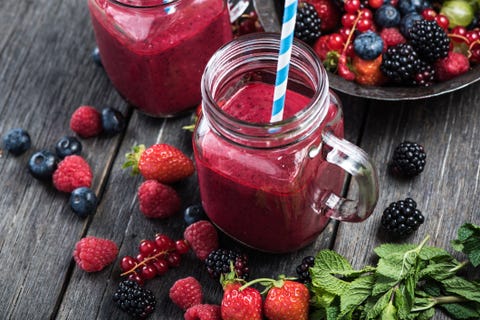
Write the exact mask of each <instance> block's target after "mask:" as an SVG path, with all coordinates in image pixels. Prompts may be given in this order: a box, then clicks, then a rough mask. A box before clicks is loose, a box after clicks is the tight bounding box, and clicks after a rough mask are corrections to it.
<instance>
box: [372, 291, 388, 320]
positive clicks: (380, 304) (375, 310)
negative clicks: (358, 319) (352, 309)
mask: <svg viewBox="0 0 480 320" xmlns="http://www.w3.org/2000/svg"><path fill="white" fill-rule="evenodd" d="M393 290H394V289H393V288H392V289H390V290H388V291H387V292H386V293H385V294H383V295H382V296H381V297H380V298H379V299H378V300H377V301H376V302H375V304H374V305H373V306H372V307H371V308H368V309H367V315H366V319H367V320H368V319H377V318H378V316H380V314H381V313H382V311H383V309H385V308H386V307H387V306H388V304H389V303H390V299H391V298H392V294H393Z"/></svg>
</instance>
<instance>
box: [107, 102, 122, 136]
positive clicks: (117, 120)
mask: <svg viewBox="0 0 480 320" xmlns="http://www.w3.org/2000/svg"><path fill="white" fill-rule="evenodd" d="M102 126H103V131H104V132H105V133H106V134H110V135H114V134H117V133H119V132H122V131H123V129H124V128H125V117H124V116H123V114H122V113H121V112H120V111H118V110H117V109H114V108H110V107H108V108H104V109H103V110H102Z"/></svg>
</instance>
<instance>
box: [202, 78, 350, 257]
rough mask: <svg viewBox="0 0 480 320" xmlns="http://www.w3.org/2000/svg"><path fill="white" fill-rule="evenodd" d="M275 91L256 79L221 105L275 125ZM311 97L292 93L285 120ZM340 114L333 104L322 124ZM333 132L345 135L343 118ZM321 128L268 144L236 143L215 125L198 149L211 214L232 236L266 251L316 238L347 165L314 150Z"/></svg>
mask: <svg viewBox="0 0 480 320" xmlns="http://www.w3.org/2000/svg"><path fill="white" fill-rule="evenodd" d="M273 89H274V87H273V85H270V84H265V83H250V84H247V85H246V86H244V87H243V88H241V89H240V90H238V91H237V92H236V93H235V94H234V95H233V96H232V97H230V98H229V99H228V100H227V101H226V102H225V103H220V105H222V107H221V108H222V109H223V110H224V112H226V113H228V114H230V115H232V116H234V117H236V118H238V119H240V120H244V121H247V122H253V123H268V122H269V120H270V113H271V106H272V97H273ZM309 101H310V98H308V97H306V96H304V95H301V94H299V93H296V92H293V91H287V95H286V103H285V111H284V118H285V119H286V118H289V117H291V116H293V115H294V114H296V113H297V112H299V111H300V110H302V109H303V108H304V107H305V106H306V105H307V104H308V103H309ZM337 112H338V109H337V107H336V106H335V105H333V104H331V105H330V106H329V110H328V112H327V116H326V117H327V119H325V120H324V121H322V123H321V124H320V123H319V126H318V129H316V130H319V131H321V130H323V126H324V124H326V123H329V122H330V121H332V120H333V119H334V118H336V116H337ZM340 119H341V117H340ZM333 130H334V132H335V134H336V135H337V136H339V137H342V136H343V120H338V121H337V122H336V123H335V125H334V127H333ZM319 131H315V132H314V133H312V134H311V137H312V138H306V139H303V140H302V141H299V142H297V143H295V144H291V145H287V146H282V147H276V148H265V149H262V148H259V149H256V148H248V147H247V148H245V147H242V146H236V145H235V144H232V143H231V142H229V141H226V140H225V139H224V138H222V137H220V136H218V135H217V134H215V133H213V132H212V131H210V132H208V133H206V134H205V135H204V136H203V137H202V138H201V140H200V142H199V144H198V146H195V147H196V150H195V151H196V152H195V155H196V166H197V171H198V180H199V184H200V190H201V197H202V203H203V206H204V208H205V211H206V213H207V215H208V216H209V217H210V219H211V220H212V221H213V222H214V223H215V224H216V225H217V226H218V227H219V228H220V229H221V230H223V231H224V232H225V233H226V234H228V235H230V236H231V237H233V238H235V239H237V240H238V241H240V242H242V243H244V244H246V245H248V246H251V247H253V248H256V249H259V250H262V251H268V252H276V253H280V252H289V251H294V250H296V249H299V248H301V247H303V246H305V245H307V244H308V243H310V242H312V241H313V240H314V239H315V238H316V237H317V236H318V234H319V233H320V232H321V231H322V230H323V228H324V227H325V226H326V224H327V222H328V220H329V218H328V214H326V212H324V211H323V210H324V209H322V208H324V207H325V206H324V204H325V201H326V199H327V198H328V196H329V195H330V194H331V191H333V192H335V193H337V194H339V193H340V191H341V188H342V184H343V181H344V173H343V171H342V170H341V169H340V168H338V167H337V166H334V165H331V164H329V163H327V162H326V161H325V160H324V159H323V157H321V156H316V157H313V158H310V157H309V156H308V152H309V150H310V149H311V147H312V146H318V145H319V144H320V143H321V135H320V134H319ZM313 137H314V138H313Z"/></svg>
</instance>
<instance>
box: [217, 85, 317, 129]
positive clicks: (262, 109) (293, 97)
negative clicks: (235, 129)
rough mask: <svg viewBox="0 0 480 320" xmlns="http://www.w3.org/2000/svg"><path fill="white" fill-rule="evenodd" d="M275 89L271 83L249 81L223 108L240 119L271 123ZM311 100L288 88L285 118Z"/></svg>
mask: <svg viewBox="0 0 480 320" xmlns="http://www.w3.org/2000/svg"><path fill="white" fill-rule="evenodd" d="M274 89H275V87H274V86H273V85H271V84H266V83H261V82H253V83H249V84H247V85H246V86H244V87H242V88H241V89H240V90H238V91H237V92H236V93H235V94H234V95H233V96H232V97H231V98H229V99H228V100H227V102H226V103H225V104H224V105H222V107H221V108H222V110H223V111H225V112H226V113H228V114H229V115H231V116H233V117H235V118H237V119H239V120H243V121H246V122H251V123H269V122H270V117H271V113H272V103H273V91H274ZM309 102H310V98H308V97H306V96H304V95H301V94H299V93H297V92H294V91H290V90H287V93H286V98H285V109H284V112H283V117H284V119H288V118H290V117H292V116H293V115H295V114H296V113H297V112H299V111H301V110H302V109H303V108H304V107H305V106H306V105H307V104H308V103H309Z"/></svg>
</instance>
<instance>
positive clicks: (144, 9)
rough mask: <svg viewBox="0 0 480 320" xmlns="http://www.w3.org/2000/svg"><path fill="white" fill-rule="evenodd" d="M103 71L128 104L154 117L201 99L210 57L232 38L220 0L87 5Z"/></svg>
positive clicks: (117, 0) (100, 0) (121, 0)
mask: <svg viewBox="0 0 480 320" xmlns="http://www.w3.org/2000/svg"><path fill="white" fill-rule="evenodd" d="M88 7H89V9H90V14H91V20H92V24H93V29H94V32H95V37H96V41H97V45H98V48H99V52H100V58H101V61H102V65H103V66H104V68H105V71H106V73H107V75H108V77H109V78H110V80H111V82H112V83H113V85H114V87H115V88H116V89H117V90H118V92H119V93H120V95H122V96H123V97H124V98H125V99H126V100H127V101H128V102H129V103H130V104H132V105H134V106H136V107H137V108H138V109H139V110H141V111H143V112H144V113H146V114H148V115H151V116H156V117H169V116H175V115H178V114H180V113H182V112H184V111H186V110H188V109H191V108H194V107H196V106H197V105H198V104H199V103H200V100H201V94H200V80H201V77H202V73H203V69H204V68H205V65H206V64H207V62H208V60H209V59H210V57H211V56H212V54H213V53H214V52H215V51H216V50H217V49H218V48H220V46H222V45H223V44H224V43H226V42H228V41H229V40H231V39H232V29H231V25H230V21H229V14H228V9H227V6H226V3H225V2H224V0H88Z"/></svg>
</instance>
